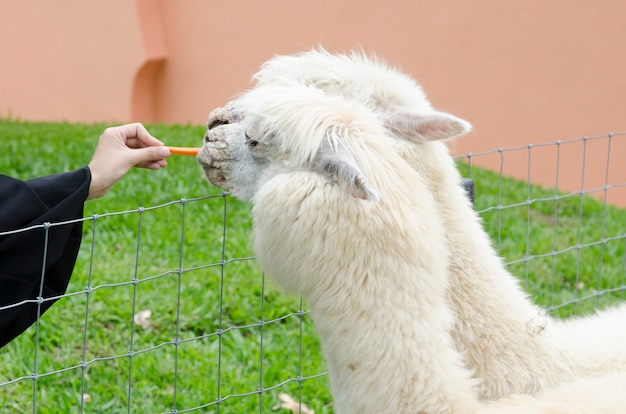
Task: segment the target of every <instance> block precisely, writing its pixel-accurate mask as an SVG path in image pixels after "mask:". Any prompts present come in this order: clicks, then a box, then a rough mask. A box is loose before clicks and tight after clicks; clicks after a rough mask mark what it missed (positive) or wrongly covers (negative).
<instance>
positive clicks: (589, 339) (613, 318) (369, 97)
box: [254, 49, 626, 400]
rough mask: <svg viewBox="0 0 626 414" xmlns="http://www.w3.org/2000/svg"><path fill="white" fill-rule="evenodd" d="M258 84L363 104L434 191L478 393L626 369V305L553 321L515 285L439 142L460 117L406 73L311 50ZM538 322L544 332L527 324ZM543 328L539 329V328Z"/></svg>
mask: <svg viewBox="0 0 626 414" xmlns="http://www.w3.org/2000/svg"><path fill="white" fill-rule="evenodd" d="M254 77H255V79H256V80H257V85H258V87H264V85H270V84H285V83H290V82H293V81H297V82H299V83H302V84H306V85H311V86H313V87H316V88H319V89H321V90H323V91H324V92H325V93H326V94H327V95H329V96H343V97H345V98H348V99H351V100H355V101H358V102H361V103H363V104H365V105H366V106H367V107H369V108H370V109H371V110H373V111H375V112H376V113H377V114H378V118H379V120H380V121H381V122H382V123H383V124H384V125H385V126H386V128H387V129H388V131H389V132H391V133H393V134H394V135H395V136H396V137H397V138H398V139H396V140H395V141H394V144H393V147H394V148H395V150H396V151H397V152H398V154H400V155H401V156H402V158H403V159H405V160H406V161H407V162H408V163H409V164H410V165H412V166H413V168H414V169H415V170H416V171H418V172H419V173H420V175H421V176H422V177H423V179H424V180H425V182H426V185H427V187H428V189H429V191H430V193H431V194H432V195H433V197H434V199H435V202H436V205H437V211H438V214H439V216H440V218H441V220H442V222H443V225H444V228H445V236H446V243H447V248H448V249H449V250H450V266H449V276H450V288H449V289H448V290H447V292H446V294H447V296H448V300H449V301H450V305H451V307H452V308H453V311H454V314H455V322H454V326H453V329H452V332H451V334H452V338H453V341H454V345H455V347H456V349H457V350H459V351H460V352H462V353H463V354H464V356H465V358H466V366H467V368H468V369H470V370H471V371H472V372H473V373H474V377H475V378H477V379H479V380H480V384H479V386H478V388H477V392H478V394H479V396H480V397H481V398H483V399H490V400H494V399H498V398H502V397H506V396H509V395H511V394H514V393H523V394H533V395H534V394H538V393H541V392H543V391H545V390H546V389H549V388H550V387H554V386H557V385H559V384H561V383H564V382H567V381H569V380H570V379H572V378H574V377H584V376H592V375H602V374H604V373H608V372H613V371H625V370H626V329H625V328H624V327H625V326H626V325H625V323H624V322H625V321H626V307H623V306H622V307H620V308H617V309H612V310H609V311H605V312H601V313H599V314H596V315H592V316H588V317H584V318H574V319H570V320H567V321H558V320H554V319H552V318H550V317H549V316H546V315H545V312H544V310H543V309H541V308H539V307H538V306H536V305H534V304H533V303H532V302H531V301H530V300H529V299H528V297H527V294H526V293H524V292H523V290H522V289H521V287H520V285H519V282H518V280H517V279H516V278H515V277H514V276H513V275H511V274H510V273H509V272H508V271H507V270H506V268H505V266H504V265H503V263H502V260H501V258H500V257H498V255H497V254H496V252H495V251H494V249H493V247H492V245H491V241H490V240H489V237H488V235H487V234H486V232H485V231H484V229H483V228H482V225H481V221H480V218H479V216H478V215H477V214H476V212H475V211H474V210H473V208H472V206H471V204H470V203H469V202H468V200H467V197H466V194H465V192H464V190H463V189H462V188H461V186H460V185H459V182H460V181H461V176H460V174H459V172H458V170H457V168H456V166H455V164H454V161H453V159H452V157H451V156H450V155H449V152H448V149H447V147H446V146H445V145H444V144H443V141H445V140H449V139H452V138H455V137H457V136H460V135H463V134H466V133H468V132H469V131H470V129H471V126H470V124H469V123H467V122H466V121H464V120H461V119H459V118H457V117H454V116H452V115H450V114H446V113H443V112H440V111H436V110H434V109H433V108H432V106H431V104H430V103H429V102H428V100H427V99H426V95H425V94H424V92H423V90H422V88H421V87H420V85H418V84H417V83H416V82H415V81H414V80H413V79H411V78H410V77H409V76H407V75H405V74H403V73H401V72H399V71H398V70H396V69H394V68H391V67H389V66H388V65H386V64H385V63H384V62H382V61H379V60H377V59H373V58H368V57H366V56H365V55H364V54H363V53H352V54H351V55H342V54H338V55H333V54H330V53H328V52H326V51H324V50H321V49H319V50H312V51H309V52H305V53H301V54H298V55H293V56H276V57H274V58H273V59H270V60H269V61H268V62H266V63H264V64H263V66H262V68H261V70H260V71H259V72H258V73H257V74H256V75H255V76H254ZM537 320H539V321H540V322H541V323H539V324H536V325H539V326H541V330H540V329H533V326H535V324H534V323H535V322H537ZM544 326H545V329H543V328H544Z"/></svg>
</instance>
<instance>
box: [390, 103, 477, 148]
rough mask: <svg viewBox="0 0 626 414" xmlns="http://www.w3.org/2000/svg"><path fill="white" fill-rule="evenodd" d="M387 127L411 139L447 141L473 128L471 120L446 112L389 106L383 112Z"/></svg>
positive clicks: (418, 140)
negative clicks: (418, 110) (411, 109)
mask: <svg viewBox="0 0 626 414" xmlns="http://www.w3.org/2000/svg"><path fill="white" fill-rule="evenodd" d="M382 120H383V122H384V124H385V127H387V129H389V130H390V131H391V132H392V133H394V134H396V135H399V136H401V137H404V138H406V139H408V140H411V141H417V142H420V141H445V140H449V139H452V138H456V137H458V136H461V135H465V134H467V133H468V132H470V131H471V130H472V126H471V125H470V123H469V122H467V121H464V120H463V119H461V118H457V117H456V116H454V115H450V114H447V113H445V112H437V111H431V112H414V111H410V110H407V109H403V108H388V109H386V110H385V111H384V112H383V113H382Z"/></svg>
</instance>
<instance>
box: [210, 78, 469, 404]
mask: <svg viewBox="0 0 626 414" xmlns="http://www.w3.org/2000/svg"><path fill="white" fill-rule="evenodd" d="M236 106H237V107H241V108H245V114H244V113H242V114H241V119H242V121H241V122H240V123H233V124H226V125H220V126H218V127H214V128H211V129H209V131H208V132H207V137H206V142H205V144H204V145H203V148H202V150H201V152H200V154H199V155H198V159H199V161H200V162H201V163H202V165H203V167H204V168H205V170H206V171H207V172H208V174H207V177H208V178H209V179H213V178H214V177H215V175H213V174H212V173H211V172H210V170H211V169H213V168H214V161H213V160H214V159H216V158H220V159H225V158H228V159H230V161H231V162H232V163H233V164H238V163H242V162H243V163H246V164H247V163H248V162H249V160H250V159H253V160H255V165H257V166H259V165H261V166H263V167H264V172H263V173H262V175H261V177H260V179H259V182H255V177H254V176H252V175H248V172H247V171H248V167H247V166H246V165H244V166H241V167H238V168H237V167H233V168H232V169H231V172H232V173H231V174H230V175H229V178H233V180H232V181H230V180H229V179H227V180H226V181H227V182H226V183H225V182H224V181H220V180H218V181H215V180H214V181H213V182H214V183H215V184H217V185H221V186H223V187H225V188H228V189H229V191H233V192H234V193H236V194H246V195H247V194H251V200H252V202H253V204H254V208H253V216H254V234H255V239H254V240H255V241H254V247H255V251H256V254H257V258H258V261H259V264H260V265H261V267H262V269H263V270H264V271H265V272H266V273H267V274H268V275H270V276H271V277H273V278H274V279H276V280H277V281H279V282H280V284H281V285H282V286H284V287H285V288H286V289H288V290H290V291H297V292H300V293H302V295H303V296H304V297H305V298H306V300H307V302H308V303H309V306H310V307H311V314H312V317H313V319H314V322H315V325H316V328H317V330H318V333H319V336H320V339H321V342H322V346H323V350H324V355H325V357H326V360H327V365H328V371H329V376H330V381H331V386H332V391H333V396H334V403H335V409H336V411H337V412H338V413H364V412H372V413H382V412H394V413H399V412H416V413H419V412H421V413H462V412H473V411H472V410H473V405H475V404H477V401H476V399H475V397H474V394H473V392H472V389H471V380H470V375H469V372H467V371H466V370H465V368H463V364H462V360H461V358H460V356H459V354H458V353H457V352H455V351H454V350H453V347H452V340H451V338H450V336H449V333H448V331H449V328H450V326H451V324H452V321H453V318H452V314H451V312H450V310H449V308H448V306H447V303H446V300H445V291H446V290H447V288H448V286H447V278H446V277H445V275H446V273H447V268H448V266H449V262H448V256H447V254H446V248H445V241H444V238H443V229H442V228H441V225H440V222H439V221H438V220H432V217H431V214H425V215H420V214H415V212H416V209H417V210H420V209H425V210H426V211H435V206H434V200H433V199H432V197H430V196H428V192H427V190H426V187H425V185H424V183H423V182H422V180H421V178H420V177H419V175H418V174H417V173H416V172H415V171H414V170H413V169H412V168H411V167H410V166H409V165H408V164H407V163H406V162H404V161H403V160H402V159H401V158H400V157H399V156H398V155H397V153H396V152H395V151H394V150H393V146H392V145H391V144H392V142H393V141H392V139H391V138H390V137H388V136H387V134H386V132H385V131H384V129H383V128H382V126H381V125H380V123H379V122H377V120H376V117H375V116H372V115H371V112H370V111H369V110H367V109H366V108H365V107H364V106H363V105H361V104H358V103H356V102H348V101H346V100H344V99H342V98H340V97H335V98H330V97H327V96H324V94H323V93H321V92H320V91H319V90H316V89H311V88H306V87H298V86H296V87H291V88H282V87H271V86H270V87H266V88H261V89H255V90H252V91H250V92H249V93H247V94H245V95H244V96H242V97H241V98H240V99H239V100H238V102H237V105H236ZM231 114H232V110H231ZM209 123H211V121H210V122H209ZM251 141H253V142H254V144H252V145H250V143H251ZM223 144H225V145H223ZM327 145H328V146H329V147H330V148H333V150H332V151H330V153H329V154H328V156H329V157H332V156H333V154H335V155H338V156H339V157H338V160H337V162H338V165H337V166H336V167H337V168H335V167H331V168H327V169H321V170H320V169H319V168H318V167H317V166H316V162H317V160H318V159H319V158H320V157H321V156H324V154H322V155H321V156H320V155H318V153H319V152H322V153H324V152H325V151H326V150H325V146H327ZM242 151H248V152H250V154H251V155H250V156H246V157H243V158H239V159H238V158H236V157H235V156H234V155H233V154H241V153H242ZM224 152H228V153H229V154H228V155H225V156H224V155H218V153H224ZM344 152H345V153H344ZM328 162H329V163H333V162H335V161H333V160H331V161H328ZM343 163H347V164H346V165H347V167H346V168H351V166H352V167H355V168H356V171H355V174H356V175H357V177H358V179H354V180H353V179H351V178H347V179H346V178H345V177H351V176H350V175H346V174H343V175H342V174H338V173H337V171H338V169H340V168H343V165H344V164H343ZM240 174H242V175H241V176H239V175H240ZM235 175H237V176H238V177H237V178H234V176H235ZM342 177H344V178H342ZM246 179H247V184H244V182H245V181H246ZM233 183H237V186H240V185H241V186H244V185H247V186H248V187H249V188H248V189H243V188H237V187H235V186H234V185H233ZM364 184H365V185H367V186H370V187H371V188H372V189H375V196H374V192H371V195H370V196H368V195H367V191H359V190H358V187H360V186H362V185H364ZM409 187H410V188H414V189H415V191H411V192H407V191H405V188H409ZM355 195H356V196H355ZM378 197H380V200H379V201H375V200H376V199H377V198H378ZM362 198H366V200H364V199H362ZM431 251H432V252H436V254H427V252H431Z"/></svg>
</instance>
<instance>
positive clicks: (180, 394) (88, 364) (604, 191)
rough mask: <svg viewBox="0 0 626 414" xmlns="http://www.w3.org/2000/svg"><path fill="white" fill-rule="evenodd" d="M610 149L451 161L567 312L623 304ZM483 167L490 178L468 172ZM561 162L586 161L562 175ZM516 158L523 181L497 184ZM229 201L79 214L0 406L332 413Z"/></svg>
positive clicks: (527, 277)
mask: <svg viewBox="0 0 626 414" xmlns="http://www.w3.org/2000/svg"><path fill="white" fill-rule="evenodd" d="M615 140H621V141H624V140H626V133H621V134H608V135H605V136H601V137H583V138H579V139H575V140H568V141H558V142H553V143H549V144H541V145H528V146H523V147H518V148H507V149H502V148H501V149H497V150H494V151H488V152H483V153H474V154H467V155H465V156H463V157H459V158H458V162H459V168H460V169H461V171H462V172H463V174H464V175H465V176H467V177H470V178H471V179H473V180H474V183H475V203H476V204H475V207H476V210H477V211H478V213H479V214H480V215H481V216H482V218H483V220H484V224H485V228H486V229H487V231H488V232H489V234H490V235H491V237H492V239H493V242H494V245H495V246H496V247H497V248H498V250H499V251H500V253H501V254H502V256H503V257H504V258H505V262H507V264H508V266H509V268H510V269H511V271H512V272H513V273H514V274H516V275H517V276H519V277H520V279H521V280H522V283H523V284H524V286H525V287H526V289H527V290H528V291H529V293H530V295H531V297H532V298H533V299H534V300H535V301H536V302H538V303H539V304H541V305H542V306H544V307H545V308H546V309H547V311H549V312H552V313H554V314H557V315H559V316H562V317H567V316H569V315H572V314H576V313H584V312H588V311H591V310H593V309H596V308H598V307H604V306H607V305H609V304H612V303H615V302H618V301H623V300H624V296H625V294H626V255H625V245H626V213H625V211H624V210H623V209H620V208H617V207H614V206H612V205H610V204H608V203H607V199H608V197H609V195H610V194H611V193H612V192H614V191H619V189H620V188H623V187H626V174H624V175H621V176H620V175H619V174H617V176H609V171H613V170H610V168H609V166H610V154H611V145H612V142H613V141H615ZM598 148H601V150H603V151H605V152H606V158H605V160H606V161H605V163H604V165H602V166H598V165H592V166H590V165H588V162H587V158H586V154H589V152H590V151H596V150H598ZM546 151H549V152H550V153H551V154H552V155H553V156H554V161H553V164H554V165H553V166H554V169H553V174H554V185H553V186H551V187H541V186H536V185H531V184H530V182H531V181H533V180H534V177H533V174H534V172H535V164H534V162H535V161H534V160H535V159H536V158H537V157H538V156H539V155H540V153H541V152H546ZM572 151H573V152H572ZM574 152H575V153H576V154H577V155H576V156H573V155H572V154H573V153H574ZM488 158H493V159H495V160H496V164H497V165H499V168H496V172H492V171H488V170H484V169H481V168H477V167H476V164H477V161H478V160H486V159H488ZM565 158H567V159H568V160H571V159H572V158H575V159H576V160H579V162H580V163H579V164H578V166H577V167H576V166H574V167H573V169H571V168H570V169H564V167H563V165H564V164H565V162H564V160H565ZM520 159H521V160H525V163H526V178H525V179H524V180H513V179H509V178H506V176H507V175H508V174H507V172H508V170H507V169H508V168H509V163H511V162H518V163H519V162H520ZM543 159H544V160H545V158H543ZM514 160H516V161H514ZM542 162H545V161H542ZM589 168H595V169H597V168H603V170H604V171H606V173H605V174H604V179H603V182H602V183H601V184H600V185H596V183H590V182H589V180H587V181H586V177H587V175H588V174H586V171H587V170H588V169H589ZM573 171H575V174H577V176H578V177H579V179H580V181H579V182H580V187H579V188H577V189H574V190H572V189H567V190H566V189H564V188H563V187H562V185H561V180H560V177H562V176H563V174H568V175H570V176H571V175H572V174H574V173H573ZM613 175H615V174H613ZM233 203H236V201H235V200H233V199H232V198H230V197H229V196H227V195H226V194H215V195H210V196H206V197H199V198H192V199H179V200H174V201H171V202H169V203H165V204H160V205H155V206H150V207H142V208H137V209H133V210H128V211H120V212H109V213H104V214H95V215H92V216H89V217H85V218H84V219H81V220H80V221H82V222H83V230H84V236H83V245H82V248H81V251H80V253H79V258H78V262H77V267H76V269H75V272H74V276H73V280H72V283H71V284H70V287H69V289H68V291H67V293H66V294H64V295H62V297H59V298H38V299H37V300H34V301H32V302H33V303H36V304H38V305H40V304H41V303H43V302H45V301H50V300H54V299H58V302H57V303H56V304H55V305H54V306H53V307H52V308H51V309H50V310H49V311H48V312H47V313H46V314H45V315H44V316H43V317H42V318H41V319H40V320H39V321H38V322H37V323H36V324H35V325H34V326H33V327H31V328H30V329H29V330H28V331H27V332H26V333H24V334H23V335H22V336H21V337H20V338H18V339H17V340H15V341H14V342H12V343H10V344H9V345H8V346H6V347H5V348H4V349H3V350H0V363H1V364H2V369H0V412H7V413H8V412H33V413H54V412H94V413H95V412H107V413H109V412H113V413H117V412H126V413H144V412H168V413H182V412H219V413H231V412H232V413H240V412H260V413H262V412H270V411H271V410H272V407H274V406H276V405H277V404H278V399H277V394H278V393H279V392H284V393H287V394H289V395H291V396H293V397H294V399H295V400H297V401H302V402H304V403H306V404H307V405H309V406H311V407H312V408H314V409H315V410H316V412H317V413H323V412H332V408H331V403H330V401H331V399H330V394H329V391H328V378H327V376H326V375H325V367H324V362H323V358H322V356H321V352H320V349H319V343H318V342H317V337H316V334H315V330H314V327H313V324H312V321H311V320H310V318H309V315H308V313H307V308H306V303H303V301H302V300H301V299H300V298H298V297H293V296H290V295H285V294H283V293H282V292H281V291H280V290H279V289H277V288H275V287H274V286H273V285H272V284H271V282H270V281H266V279H265V277H264V275H263V274H262V273H261V272H260V271H259V269H258V268H257V267H256V264H255V261H254V257H252V255H251V253H250V254H246V253H245V252H247V251H248V252H249V250H247V247H246V246H247V245H248V240H247V237H248V236H247V234H248V233H249V230H250V223H249V221H245V220H243V221H236V220H235V221H233V220H234V218H233V216H236V215H243V214H245V212H241V211H240V210H236V209H232V208H229V207H230V206H231V205H232V204H233ZM207 216H208V218H207ZM198 217H203V218H204V220H203V221H199V220H198ZM74 222H75V221H72V222H63V223H49V224H45V225H42V226H34V227H31V228H27V229H20V230H15V231H14V232H21V231H42V230H43V231H44V232H46V231H49V229H50V228H53V227H55V226H64V225H69V224H71V223H74ZM207 223H210V224H208V225H207ZM233 223H236V224H233ZM241 223H244V224H241ZM7 233H8V232H5V233H0V236H3V235H6V234H7ZM242 244H243V245H245V246H243V247H242ZM190 251H196V252H198V251H199V252H202V254H200V255H196V254H193V255H192V254H190V253H189V252H190ZM164 252H166V253H164ZM40 254H45V252H41V253H40ZM19 305H20V303H18V304H13V305H9V306H11V307H13V306H19ZM5 308H6V307H5ZM2 309H4V308H0V311H1V310H2Z"/></svg>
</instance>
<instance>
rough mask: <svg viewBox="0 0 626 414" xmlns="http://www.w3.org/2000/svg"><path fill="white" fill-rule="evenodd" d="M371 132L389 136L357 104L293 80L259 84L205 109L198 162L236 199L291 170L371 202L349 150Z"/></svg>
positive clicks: (374, 193) (366, 182)
mask: <svg viewBox="0 0 626 414" xmlns="http://www.w3.org/2000/svg"><path fill="white" fill-rule="evenodd" d="M371 135H377V136H378V140H381V139H382V140H385V139H389V141H391V138H388V137H386V133H385V130H384V128H383V127H382V125H381V124H380V122H379V121H378V120H377V118H376V115H374V114H373V113H372V112H371V111H370V110H369V109H368V108H367V107H366V106H365V105H363V104H361V103H359V102H356V101H349V100H346V99H344V98H343V97H341V96H328V95H326V94H324V92H323V91H322V90H320V89H317V88H313V87H309V86H305V85H302V84H299V83H290V84H289V85H285V84H280V85H265V86H259V87H256V88H254V89H252V90H250V91H248V92H247V93H245V94H243V95H242V96H241V97H240V98H238V99H236V100H235V101H233V102H231V103H229V104H228V105H227V106H225V107H223V108H218V109H216V110H214V111H213V112H212V113H211V115H210V116H209V119H208V122H207V132H206V135H205V138H204V144H203V146H202V149H201V151H200V153H199V154H198V161H199V162H200V164H201V165H202V167H203V169H204V172H205V175H206V176H207V178H208V180H209V181H210V182H211V183H213V184H214V185H216V186H218V187H220V188H223V189H225V190H227V191H229V192H230V193H232V194H233V195H234V196H236V197H237V198H239V199H242V200H252V199H253V197H254V195H255V193H256V192H257V190H258V189H259V187H260V185H262V183H263V181H264V179H266V178H267V177H266V176H267V175H271V174H272V172H277V171H284V170H286V169H287V170H294V169H295V170H312V171H315V172H316V173H318V174H321V175H323V176H325V177H326V178H327V180H328V182H330V183H334V184H339V185H340V186H341V187H342V188H345V189H346V190H347V191H348V192H349V193H350V194H351V195H352V196H354V197H356V198H361V199H366V200H370V201H376V200H377V199H378V193H377V191H376V189H374V188H373V187H372V186H371V185H370V184H369V180H368V179H367V178H366V176H365V175H364V174H363V172H362V170H361V168H360V166H359V163H358V161H357V159H358V155H355V154H356V153H358V149H357V147H358V146H359V142H360V141H362V140H363V139H364V138H363V137H366V136H371ZM268 171H269V172H268Z"/></svg>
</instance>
